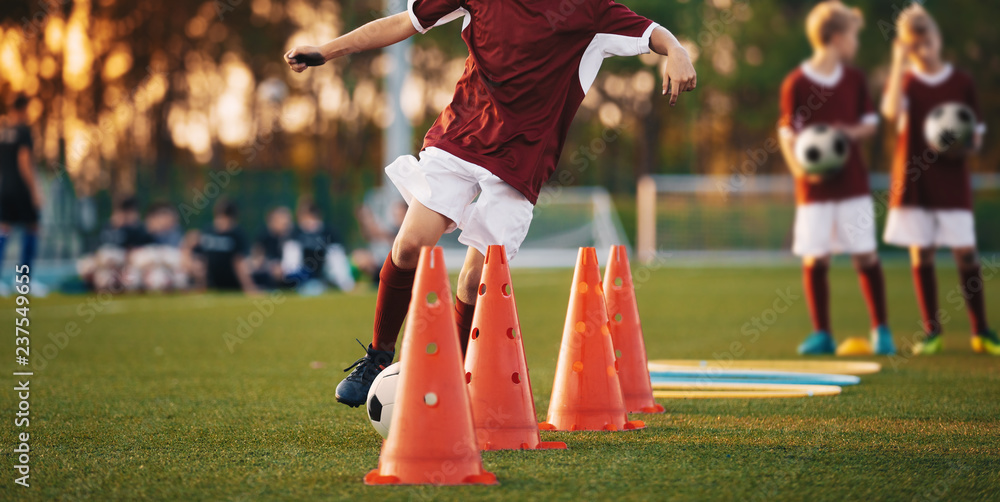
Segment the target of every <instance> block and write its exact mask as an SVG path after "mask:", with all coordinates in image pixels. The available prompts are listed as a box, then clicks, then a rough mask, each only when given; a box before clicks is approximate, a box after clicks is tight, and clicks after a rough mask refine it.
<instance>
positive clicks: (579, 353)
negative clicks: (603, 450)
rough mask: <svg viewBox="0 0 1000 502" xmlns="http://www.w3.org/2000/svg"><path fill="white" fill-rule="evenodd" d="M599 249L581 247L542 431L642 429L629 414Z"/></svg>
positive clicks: (643, 425)
mask: <svg viewBox="0 0 1000 502" xmlns="http://www.w3.org/2000/svg"><path fill="white" fill-rule="evenodd" d="M616 366H617V363H616V361H615V350H614V347H613V345H612V343H611V329H610V328H609V323H608V310H607V307H606V306H605V304H604V291H603V289H602V288H601V272H600V270H599V269H598V266H597V250H595V249H594V248H580V254H579V256H578V257H577V261H576V272H575V273H574V274H573V287H572V288H571V290H570V297H569V309H568V310H567V312H566V325H565V327H564V328H563V338H562V347H561V348H560V349H559V364H558V365H557V366H556V378H555V381H554V383H553V384H552V400H551V401H550V402H549V416H548V420H547V421H546V422H545V423H543V424H542V425H541V427H542V428H543V429H554V430H563V431H577V430H609V431H616V430H623V429H641V428H643V427H645V424H644V423H643V422H642V421H639V420H636V421H632V422H630V421H629V420H628V415H627V414H626V410H625V400H624V398H623V397H622V388H621V384H620V383H619V382H618V369H617V367H616Z"/></svg>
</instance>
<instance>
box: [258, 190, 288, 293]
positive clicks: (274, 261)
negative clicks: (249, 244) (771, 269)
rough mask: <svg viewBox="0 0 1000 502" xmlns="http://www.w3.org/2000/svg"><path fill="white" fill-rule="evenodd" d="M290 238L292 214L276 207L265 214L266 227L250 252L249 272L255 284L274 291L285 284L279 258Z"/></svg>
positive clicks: (283, 208) (285, 209) (284, 208)
mask: <svg viewBox="0 0 1000 502" xmlns="http://www.w3.org/2000/svg"><path fill="white" fill-rule="evenodd" d="M291 237H292V212H291V211H289V210H288V208H286V207H276V208H274V209H272V210H271V212H269V213H268V214H267V226H266V228H265V229H264V233H263V234H261V236H260V237H259V238H258V239H257V242H256V243H255V244H254V247H253V249H252V250H251V259H250V261H251V270H253V281H254V283H255V284H257V285H258V286H260V287H262V288H266V289H275V288H278V287H281V286H283V285H284V284H285V274H284V272H283V271H282V270H281V257H282V252H283V248H284V246H285V242H287V241H288V239H290V238H291Z"/></svg>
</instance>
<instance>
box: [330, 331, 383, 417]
mask: <svg viewBox="0 0 1000 502" xmlns="http://www.w3.org/2000/svg"><path fill="white" fill-rule="evenodd" d="M358 343H359V344H361V346H362V347H364V346H365V344H363V343H361V340H358ZM366 350H367V353H366V354H365V356H364V357H362V358H361V359H358V360H357V361H354V364H352V365H350V366H348V367H347V368H345V369H344V371H350V370H351V369H352V368H353V369H354V371H351V374H350V375H347V378H345V379H344V380H342V381H341V382H340V383H339V384H337V391H336V397H337V401H338V402H341V403H344V404H346V405H348V406H351V407H353V408H357V407H358V406H361V405H362V404H365V401H367V400H368V389H370V388H371V386H372V381H373V380H375V377H376V376H378V374H379V373H381V372H382V370H384V369H385V368H386V366H389V365H390V364H392V358H393V357H394V356H395V355H396V352H395V351H391V350H375V348H374V347H372V346H371V345H368V348H367V349H366Z"/></svg>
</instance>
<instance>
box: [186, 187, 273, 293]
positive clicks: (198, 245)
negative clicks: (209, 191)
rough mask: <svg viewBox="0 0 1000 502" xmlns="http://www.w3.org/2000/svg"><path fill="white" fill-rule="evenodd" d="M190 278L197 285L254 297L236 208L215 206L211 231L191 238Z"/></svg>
mask: <svg viewBox="0 0 1000 502" xmlns="http://www.w3.org/2000/svg"><path fill="white" fill-rule="evenodd" d="M193 235H194V237H193V238H192V239H191V240H192V241H193V242H194V246H193V249H192V253H193V254H194V255H195V256H197V257H199V258H200V260H195V261H194V264H195V266H194V267H193V268H194V271H193V272H194V275H195V277H196V278H197V280H198V281H199V283H200V284H201V285H204V286H206V287H208V288H211V289H218V290H242V291H244V292H246V293H256V292H257V287H256V286H255V285H254V283H253V280H252V279H251V277H250V267H249V266H248V263H247V259H246V258H247V248H248V245H247V240H246V237H244V235H243V232H242V231H241V230H240V228H239V225H238V211H237V208H236V205H235V204H234V203H232V202H229V201H226V200H220V201H219V202H216V204H215V210H214V217H213V219H212V227H211V228H208V229H205V230H204V231H202V232H200V233H195V234H193Z"/></svg>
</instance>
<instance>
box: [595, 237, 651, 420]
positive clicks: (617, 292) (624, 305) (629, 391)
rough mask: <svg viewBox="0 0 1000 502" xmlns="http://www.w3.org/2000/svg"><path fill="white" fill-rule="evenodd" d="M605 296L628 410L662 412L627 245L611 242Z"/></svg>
mask: <svg viewBox="0 0 1000 502" xmlns="http://www.w3.org/2000/svg"><path fill="white" fill-rule="evenodd" d="M604 298H605V300H607V302H608V317H610V318H611V340H612V341H613V342H614V346H615V355H616V356H618V379H619V380H621V383H622V394H623V395H624V396H625V408H626V409H627V410H628V411H629V413H640V412H641V413H663V411H664V409H663V406H660V405H659V404H656V401H654V400H653V387H652V385H650V381H649V368H648V367H647V365H646V362H647V361H646V343H645V342H644V341H643V339H642V324H641V323H640V322H639V308H638V307H637V306H636V302H635V288H634V287H633V285H632V269H631V268H630V267H629V264H628V252H627V251H626V250H625V246H611V256H609V257H608V266H607V268H606V269H605V270H604Z"/></svg>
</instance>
